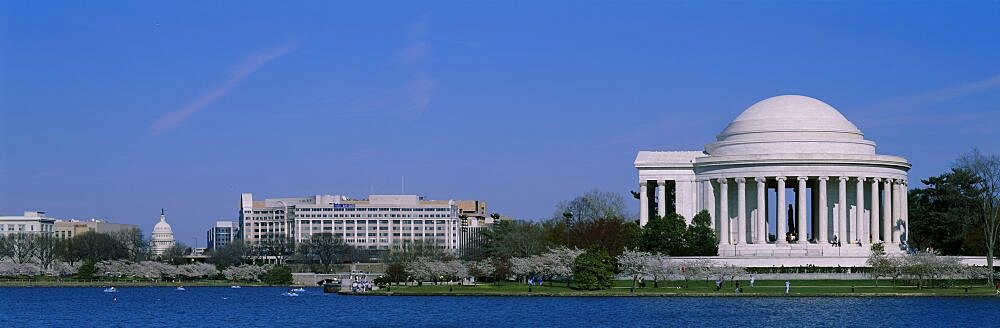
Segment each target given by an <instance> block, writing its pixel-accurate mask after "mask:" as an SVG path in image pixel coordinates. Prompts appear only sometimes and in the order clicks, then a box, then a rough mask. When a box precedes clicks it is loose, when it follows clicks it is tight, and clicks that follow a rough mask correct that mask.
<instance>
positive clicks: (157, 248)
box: [150, 210, 174, 255]
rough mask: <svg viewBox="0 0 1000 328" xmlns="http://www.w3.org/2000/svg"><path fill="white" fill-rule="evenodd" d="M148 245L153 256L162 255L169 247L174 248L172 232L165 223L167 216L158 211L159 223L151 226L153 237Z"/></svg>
mask: <svg viewBox="0 0 1000 328" xmlns="http://www.w3.org/2000/svg"><path fill="white" fill-rule="evenodd" d="M151 241H152V242H151V243H150V244H151V245H150V246H151V247H150V248H152V251H153V254H156V255H163V253H164V252H166V251H167V249H169V248H170V247H173V246H174V230H173V229H172V228H170V224H169V223H167V215H166V213H165V212H164V211H163V210H160V222H157V223H156V225H155V226H153V237H152V240H151Z"/></svg>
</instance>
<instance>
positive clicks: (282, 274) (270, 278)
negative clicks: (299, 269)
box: [261, 265, 292, 286]
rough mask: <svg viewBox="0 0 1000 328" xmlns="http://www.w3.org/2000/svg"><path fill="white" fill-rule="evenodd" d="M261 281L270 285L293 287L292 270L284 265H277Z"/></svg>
mask: <svg viewBox="0 0 1000 328" xmlns="http://www.w3.org/2000/svg"><path fill="white" fill-rule="evenodd" d="M261 281H263V282H264V283H266V284H269V285H282V286H287V285H291V284H292V268H289V267H287V266H283V265H276V266H274V267H272V268H271V269H269V270H267V272H265V273H264V275H263V276H262V277H261Z"/></svg>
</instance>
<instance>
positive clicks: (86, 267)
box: [76, 261, 97, 280]
mask: <svg viewBox="0 0 1000 328" xmlns="http://www.w3.org/2000/svg"><path fill="white" fill-rule="evenodd" d="M95 264H96V263H94V262H93V261H87V262H84V263H83V265H81V266H80V268H79V269H77V271H76V277H77V278H78V279H83V280H90V279H94V274H95V273H97V268H96V267H95Z"/></svg>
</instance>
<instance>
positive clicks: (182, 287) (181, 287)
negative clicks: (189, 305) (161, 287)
mask: <svg viewBox="0 0 1000 328" xmlns="http://www.w3.org/2000/svg"><path fill="white" fill-rule="evenodd" d="M177 290H187V289H184V286H177Z"/></svg>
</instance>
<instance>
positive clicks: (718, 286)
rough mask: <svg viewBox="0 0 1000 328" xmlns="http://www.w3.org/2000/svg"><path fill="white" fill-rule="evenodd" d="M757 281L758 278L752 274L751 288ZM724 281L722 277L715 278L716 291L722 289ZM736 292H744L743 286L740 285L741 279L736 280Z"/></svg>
mask: <svg viewBox="0 0 1000 328" xmlns="http://www.w3.org/2000/svg"><path fill="white" fill-rule="evenodd" d="M756 281H757V279H756V278H754V276H753V275H752V274H751V275H750V288H753V284H754V282H756ZM722 283H723V280H722V277H719V279H715V290H716V291H718V290H721V289H722ZM736 292H737V293H742V292H743V287H742V286H740V282H739V281H737V282H736Z"/></svg>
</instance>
